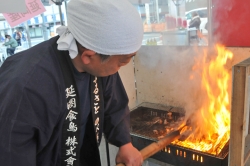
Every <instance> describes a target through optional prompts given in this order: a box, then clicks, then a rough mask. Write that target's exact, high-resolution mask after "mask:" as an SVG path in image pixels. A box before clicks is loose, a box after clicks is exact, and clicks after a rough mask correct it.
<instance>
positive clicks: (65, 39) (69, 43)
mask: <svg viewBox="0 0 250 166" xmlns="http://www.w3.org/2000/svg"><path fill="white" fill-rule="evenodd" d="M56 33H58V35H59V36H60V38H59V39H58V40H57V44H58V46H57V49H58V50H68V51H69V55H70V57H71V59H74V58H75V57H76V56H77V54H78V49H77V46H76V41H75V38H74V37H73V35H72V34H71V33H70V31H69V29H68V27H67V26H60V27H58V28H57V29H56Z"/></svg>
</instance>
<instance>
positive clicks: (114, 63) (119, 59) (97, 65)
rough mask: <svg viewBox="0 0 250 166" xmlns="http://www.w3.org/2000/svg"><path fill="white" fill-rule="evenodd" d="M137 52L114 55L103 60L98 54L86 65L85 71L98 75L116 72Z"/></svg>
mask: <svg viewBox="0 0 250 166" xmlns="http://www.w3.org/2000/svg"><path fill="white" fill-rule="evenodd" d="M133 56H135V53H133V54H129V55H113V56H110V57H109V58H108V59H107V60H105V61H101V58H100V56H99V55H98V54H95V55H94V56H93V57H92V58H91V62H90V63H89V64H87V65H84V71H86V72H88V73H90V74H92V75H94V76H98V77H105V76H109V75H112V74H114V73H116V72H117V71H118V70H119V69H120V68H121V67H122V66H125V65H127V64H128V63H129V62H130V60H131V58H132V57H133Z"/></svg>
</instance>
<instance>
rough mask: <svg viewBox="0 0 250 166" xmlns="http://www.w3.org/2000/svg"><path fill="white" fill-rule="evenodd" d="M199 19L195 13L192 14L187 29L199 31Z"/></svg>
mask: <svg viewBox="0 0 250 166" xmlns="http://www.w3.org/2000/svg"><path fill="white" fill-rule="evenodd" d="M200 24H201V19H200V17H199V15H198V13H197V12H193V13H192V19H191V21H190V23H189V28H193V27H195V28H196V29H197V30H200Z"/></svg>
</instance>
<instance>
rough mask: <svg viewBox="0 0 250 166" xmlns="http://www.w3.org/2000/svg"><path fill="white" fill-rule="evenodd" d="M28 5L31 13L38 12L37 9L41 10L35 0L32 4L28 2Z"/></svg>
mask: <svg viewBox="0 0 250 166" xmlns="http://www.w3.org/2000/svg"><path fill="white" fill-rule="evenodd" d="M29 5H30V9H31V11H32V12H33V13H34V12H36V11H38V10H39V9H41V8H40V6H39V4H38V3H37V2H36V0H34V1H33V2H30V3H29Z"/></svg>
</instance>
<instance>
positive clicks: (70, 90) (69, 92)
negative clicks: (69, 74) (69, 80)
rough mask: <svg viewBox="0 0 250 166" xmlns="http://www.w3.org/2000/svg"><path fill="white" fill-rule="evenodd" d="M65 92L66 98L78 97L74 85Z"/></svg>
mask: <svg viewBox="0 0 250 166" xmlns="http://www.w3.org/2000/svg"><path fill="white" fill-rule="evenodd" d="M65 91H66V98H68V97H69V96H70V97H74V96H76V94H75V89H74V87H73V85H71V86H70V87H69V88H66V90H65Z"/></svg>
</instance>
